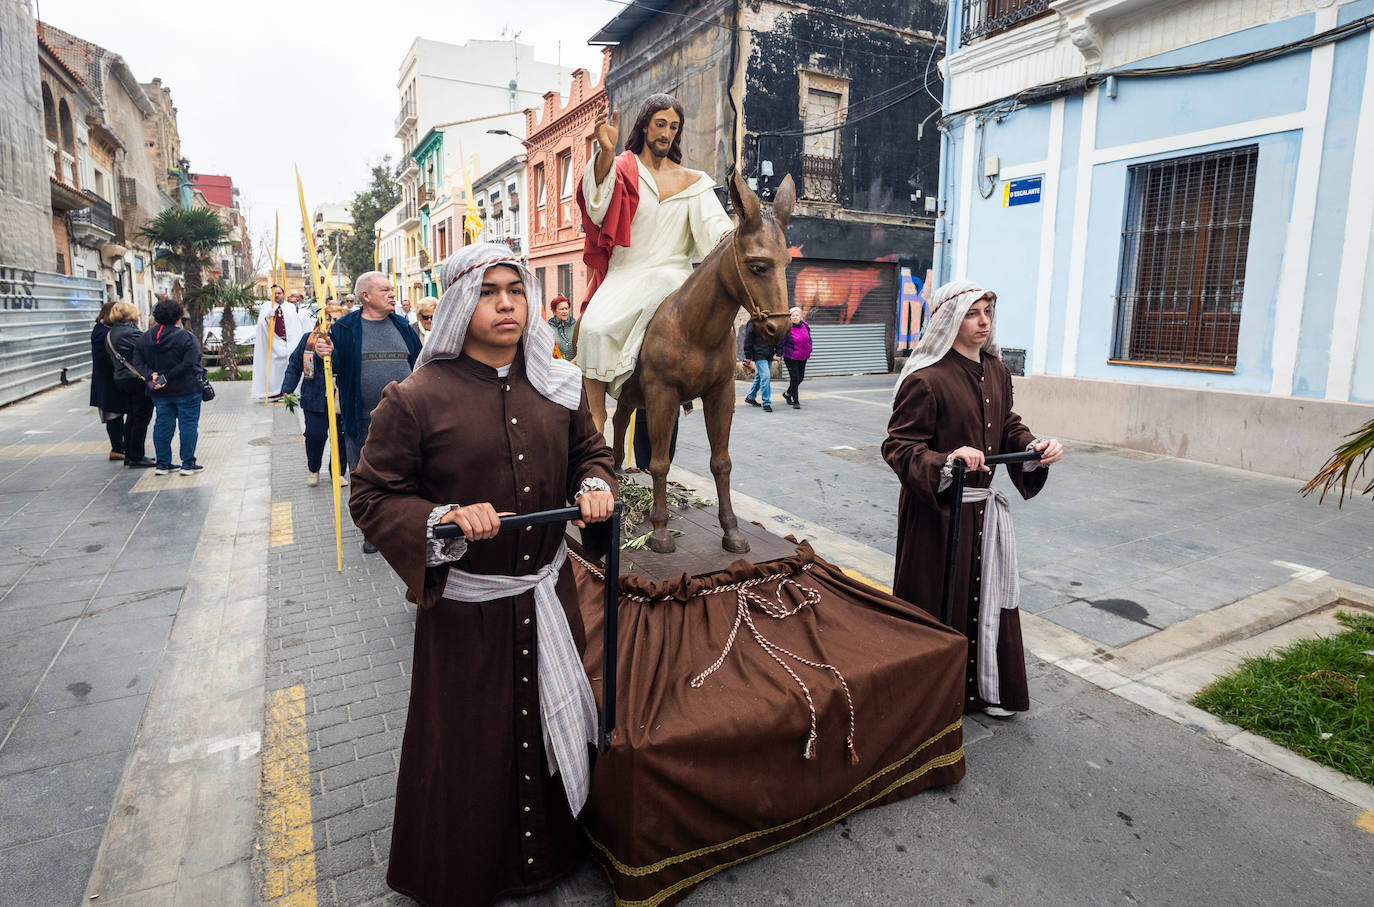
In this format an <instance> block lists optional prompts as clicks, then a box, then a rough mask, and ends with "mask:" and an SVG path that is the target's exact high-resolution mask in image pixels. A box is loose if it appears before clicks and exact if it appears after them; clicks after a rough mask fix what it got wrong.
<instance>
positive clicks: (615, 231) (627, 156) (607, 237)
mask: <svg viewBox="0 0 1374 907" xmlns="http://www.w3.org/2000/svg"><path fill="white" fill-rule="evenodd" d="M577 210H578V211H580V212H582V233H583V240H582V262H583V264H585V265H586V266H587V268H588V269H589V270H590V271H591V278H590V279H589V280H588V281H587V295H586V297H585V298H584V299H583V300H582V306H581V307H580V308H579V309H578V314H581V313H582V312H585V311H587V303H588V302H590V301H591V299H592V294H594V293H595V292H596V288H597V287H599V286H601V281H603V280H605V279H606V269H607V268H608V267H610V263H611V250H612V249H614V248H615V247H616V246H628V245H629V244H630V222H631V221H633V220H634V219H635V211H637V210H639V166H638V164H637V163H636V162H635V154H634V152H633V151H622V152H620V154H619V155H618V156H617V157H616V159H615V189H614V190H612V194H611V208H610V210H609V211H607V212H606V216H605V217H604V218H603V219H602V221H601V225H600V226H597V225H596V224H595V223H593V222H592V219H591V218H590V217H588V216H587V202H586V200H585V199H584V198H583V197H582V181H581V180H578V181H577Z"/></svg>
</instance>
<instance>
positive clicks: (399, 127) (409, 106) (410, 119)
mask: <svg viewBox="0 0 1374 907" xmlns="http://www.w3.org/2000/svg"><path fill="white" fill-rule="evenodd" d="M415 120H416V116H415V102H414V101H406V102H405V103H404V104H402V105H401V112H400V113H398V114H396V138H398V139H399V138H400V137H401V133H403V132H405V131H406V130H407V129H410V128H411V127H413V126H414V125H415Z"/></svg>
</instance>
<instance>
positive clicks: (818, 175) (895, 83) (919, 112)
mask: <svg viewBox="0 0 1374 907" xmlns="http://www.w3.org/2000/svg"><path fill="white" fill-rule="evenodd" d="M955 5H957V4H955ZM664 7H665V4H663V3H660V2H636V3H630V4H628V5H627V6H626V8H625V9H624V10H623V11H621V12H620V13H619V14H618V15H617V16H616V17H615V18H614V19H612V20H611V21H610V22H608V23H607V24H606V25H605V26H604V27H603V28H602V29H601V30H600V31H599V32H598V33H597V34H596V35H595V36H594V37H593V38H592V42H593V43H608V44H614V45H615V47H614V51H613V56H612V64H611V70H610V73H609V74H608V75H607V78H606V90H607V93H608V94H609V99H610V103H611V104H612V106H615V107H618V108H619V110H620V113H621V131H622V133H624V132H626V131H627V130H628V128H629V124H632V123H633V122H634V119H635V116H636V115H637V113H638V111H639V107H640V104H641V102H642V101H643V100H644V99H645V98H646V97H648V96H649V95H650V94H653V93H655V92H667V93H669V94H672V95H674V96H675V97H677V98H678V100H680V101H681V102H682V103H683V105H684V107H685V108H686V122H685V123H684V126H683V133H682V134H683V152H684V163H686V164H687V165H688V166H690V167H694V168H698V169H702V170H705V171H706V173H707V174H709V175H711V176H712V177H713V178H714V179H715V180H716V183H717V185H718V186H720V187H722V189H721V191H722V193H723V191H724V190H723V187H724V186H725V184H726V180H727V179H728V177H729V174H730V172H731V171H732V170H734V169H737V168H738V169H739V170H740V172H742V173H743V174H744V175H745V176H746V177H748V178H749V179H750V181H751V184H753V185H755V186H756V187H757V190H758V191H759V193H760V195H761V197H763V198H765V199H769V198H771V197H772V195H773V193H774V192H775V191H776V189H777V186H778V184H779V183H780V182H781V181H782V179H783V177H784V176H785V175H787V174H791V176H792V178H793V181H794V182H795V184H796V186H797V190H798V202H797V205H796V207H795V208H794V212H793V215H792V220H791V223H790V224H789V226H788V229H787V238H788V244H789V245H790V246H791V247H792V249H793V254H794V261H793V264H792V266H791V268H790V269H789V273H788V287H789V291H790V292H791V293H792V296H793V302H794V303H795V304H796V305H798V306H800V307H801V308H802V309H803V310H805V311H806V312H807V319H808V321H810V322H811V323H812V325H813V326H814V327H815V328H816V329H817V343H816V356H817V359H816V361H815V362H814V364H813V366H812V372H811V373H814V374H828V373H838V372H843V371H883V370H886V369H887V368H889V367H891V365H892V362H893V356H894V354H895V353H897V352H900V351H902V350H904V349H905V348H906V347H908V346H909V345H910V344H911V343H912V342H914V340H915V338H916V336H917V334H918V333H919V329H920V313H921V293H922V292H923V287H924V283H925V280H926V276H927V271H928V270H929V269H930V266H931V253H932V243H933V227H934V220H935V210H934V207H933V205H934V201H933V197H934V196H935V194H936V192H937V188H938V180H939V140H938V136H937V133H936V130H935V129H934V127H933V122H932V120H933V117H932V115H933V114H934V113H935V111H937V110H938V109H939V106H940V105H939V100H938V97H939V91H940V87H939V86H940V74H939V70H938V67H937V66H936V63H937V62H938V61H937V57H938V54H939V51H940V49H941V47H942V37H941V36H942V34H943V31H944V25H943V19H942V16H943V10H944V7H945V4H942V3H936V2H932V0H912V2H906V3H893V2H890V0H844V2H841V0H810V2H784V0H757V2H750V3H736V2H733V0H696V2H689V3H679V4H676V5H674V6H673V8H672V14H668V13H666V12H661V10H663V9H664ZM832 354H835V355H834V356H833V357H832Z"/></svg>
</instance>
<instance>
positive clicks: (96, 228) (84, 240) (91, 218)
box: [71, 194, 115, 249]
mask: <svg viewBox="0 0 1374 907" xmlns="http://www.w3.org/2000/svg"><path fill="white" fill-rule="evenodd" d="M91 197H92V198H94V199H95V203H94V204H92V205H91V206H90V207H89V208H84V209H82V210H79V211H73V212H72V213H71V224H72V239H73V240H75V241H76V242H77V243H79V244H80V245H83V246H87V247H89V248H92V249H98V248H100V247H101V246H102V245H104V244H105V243H107V242H109V241H110V240H112V239H114V235H115V229H114V227H115V217H114V212H113V211H112V210H111V208H110V203H109V202H107V201H105V199H103V198H101V197H100V196H98V195H94V194H92V195H91Z"/></svg>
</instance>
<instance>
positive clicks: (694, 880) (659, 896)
mask: <svg viewBox="0 0 1374 907" xmlns="http://www.w3.org/2000/svg"><path fill="white" fill-rule="evenodd" d="M941 736H943V735H941ZM935 739H939V738H938V737H937V738H933V740H935ZM933 740H932V742H933ZM918 752H919V750H918ZM912 755H915V754H914V753H913V754H912ZM907 758H908V759H909V758H911V757H910V756H908V757H907ZM963 758H964V748H963V747H962V746H961V747H959V748H958V749H957V750H955V751H954V752H952V753H946V754H945V755H943V756H936V757H935V758H934V759H931V760H930V761H929V762H927V763H926V764H924V765H922V766H921V767H920V768H918V769H915V770H914V771H911V772H908V773H907V774H905V775H903V776H902V777H900V778H898V779H897V780H896V781H893V782H892V783H891V784H889V785H888V786H887V787H885V788H883V789H882V790H881V791H879V792H878V793H876V794H874V795H873V796H872V797H869V798H868V799H867V800H865V801H863V802H862V803H859V804H858V805H856V806H853V807H850V808H849V809H847V810H845V811H844V812H842V813H840V814H839V815H837V816H835V817H834V818H833V819H829V820H827V821H826V822H824V823H823V824H821V825H817V826H816V827H815V828H813V829H811V830H810V831H806V832H802V833H801V834H799V835H797V836H795V837H792V838H788V839H787V840H786V841H779V842H777V843H776V844H770V845H769V846H767V847H765V848H764V849H763V850H760V851H759V852H758V853H751V854H748V855H746V856H743V857H740V858H739V859H736V860H731V861H730V862H728V863H722V864H721V865H719V866H713V867H711V868H710V869H705V870H702V871H701V872H699V873H697V874H696V875H694V876H689V877H688V878H685V879H682V880H681V881H678V882H674V883H673V884H672V885H669V886H668V887H667V888H664V889H663V890H661V891H659V892H657V893H655V894H654V895H652V896H651V897H647V898H644V899H643V900H640V901H626V900H624V899H622V898H621V897H620V896H619V895H616V897H615V904H616V907H658V905H659V904H662V903H663V902H664V901H666V900H667V899H668V898H670V897H672V896H673V895H675V894H677V893H678V892H679V891H682V890H683V889H684V888H690V887H692V886H693V885H699V884H701V883H702V882H704V881H706V880H707V879H709V878H711V876H713V875H716V874H717V873H720V872H723V871H724V870H726V869H730V868H731V867H734V866H738V865H739V864H741V863H747V862H749V861H750V860H753V859H757V858H758V857H762V856H764V855H766V854H770V853H772V852H773V851H775V850H781V849H782V848H784V847H786V846H787V845H788V844H792V843H794V842H796V841H800V840H801V839H802V838H805V837H807V836H809V835H813V834H815V833H816V832H818V831H820V830H822V829H825V828H829V827H830V826H831V825H834V824H835V823H836V822H838V821H840V820H841V819H844V818H847V817H849V816H852V815H853V814H854V813H856V812H858V811H859V810H861V809H864V808H865V807H867V806H869V805H870V804H872V803H874V802H876V801H878V800H881V799H882V798H883V797H886V796H887V795H888V794H890V793H892V792H893V791H894V790H897V789H898V788H899V787H902V786H903V785H906V784H910V783H911V782H912V781H915V780H916V779H917V778H919V777H921V776H922V775H924V774H926V773H927V772H930V771H933V770H935V769H937V768H945V767H946V766H950V765H954V764H955V763H956V762H958V761H959V760H960V759H963ZM901 761H902V762H905V761H906V759H903V760H901ZM893 764H894V765H898V764H900V763H893ZM886 771H887V769H884V770H883V772H886ZM883 772H879V773H878V775H875V776H874V777H875V778H876V777H878V776H879V775H881V774H883ZM840 799H841V800H843V799H844V798H843V797H841V798H840ZM835 802H836V803H838V802H839V800H837V801H835ZM834 805H835V804H834V803H832V804H831V806H834ZM818 812H823V810H818ZM812 815H815V813H812ZM804 818H805V817H804ZM800 821H802V820H801V819H797V820H795V821H794V822H788V823H787V824H786V825H779V826H778V827H779V828H786V827H787V825H794V824H796V822H800ZM766 833H767V832H757V833H756V834H766ZM588 837H590V836H588ZM745 837H751V836H748V835H746V836H745ZM737 840H743V838H740V839H737ZM592 843H593V844H596V845H597V847H601V845H600V844H598V843H597V842H596V840H595V839H592ZM722 846H725V845H722ZM602 849H603V850H604V848H602ZM711 849H718V848H711ZM607 875H608V877H609V873H608V874H607ZM611 888H612V891H614V888H615V881H614V880H613V879H612V880H611Z"/></svg>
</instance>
